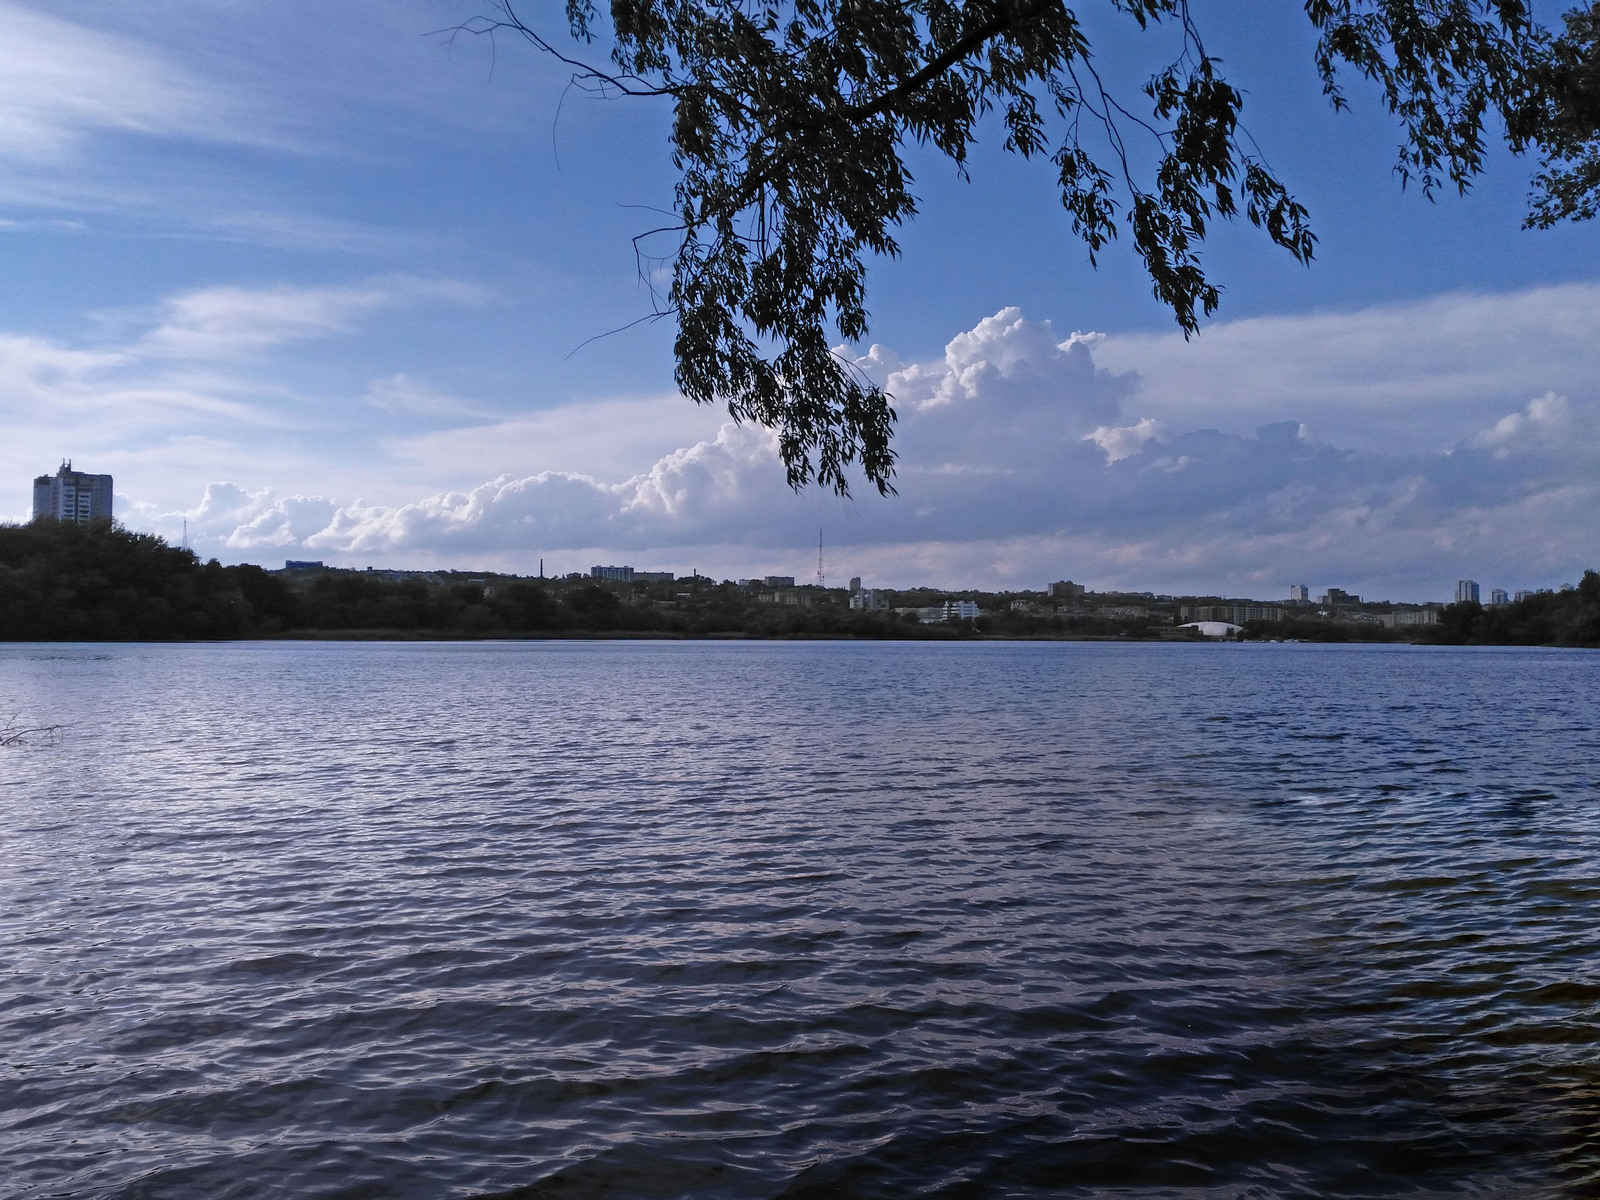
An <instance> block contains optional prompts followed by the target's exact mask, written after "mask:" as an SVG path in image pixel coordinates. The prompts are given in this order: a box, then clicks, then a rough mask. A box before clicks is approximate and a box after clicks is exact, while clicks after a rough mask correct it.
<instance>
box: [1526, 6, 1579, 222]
mask: <svg viewBox="0 0 1600 1200" xmlns="http://www.w3.org/2000/svg"><path fill="white" fill-rule="evenodd" d="M1531 93H1532V94H1531V99H1530V101H1529V103H1528V105H1527V107H1526V108H1525V110H1524V111H1523V112H1522V113H1521V114H1520V117H1519V120H1518V121H1517V123H1516V124H1515V126H1514V128H1515V129H1516V131H1517V132H1518V133H1520V134H1521V135H1522V136H1523V137H1525V138H1526V139H1527V140H1529V141H1533V142H1536V143H1537V144H1538V146H1539V149H1540V151H1541V152H1542V157H1543V169H1542V170H1541V171H1540V173H1539V174H1538V175H1537V176H1535V177H1534V184H1535V186H1536V189H1537V190H1536V191H1535V193H1534V199H1533V211H1532V212H1531V213H1530V214H1529V216H1528V220H1527V222H1526V224H1527V225H1528V226H1529V227H1533V228H1540V229H1548V228H1549V227H1550V226H1552V225H1554V224H1556V223H1557V222H1558V221H1565V220H1573V221H1584V220H1588V219H1589V218H1591V217H1593V216H1594V215H1595V214H1596V213H1597V212H1600V2H1597V3H1591V4H1590V6H1589V7H1588V8H1586V9H1583V8H1579V9H1574V10H1573V11H1571V12H1569V13H1568V14H1567V16H1566V30H1565V32H1564V33H1563V34H1562V35H1561V36H1560V37H1559V38H1557V39H1556V40H1555V41H1554V42H1553V43H1552V45H1551V49H1550V53H1549V55H1548V56H1547V58H1546V60H1545V62H1544V63H1543V64H1542V65H1541V67H1540V68H1539V71H1538V73H1537V77H1536V85H1535V86H1534V87H1533V88H1532V89H1531Z"/></svg>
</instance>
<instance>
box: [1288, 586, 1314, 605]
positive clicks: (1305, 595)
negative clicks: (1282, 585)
mask: <svg viewBox="0 0 1600 1200" xmlns="http://www.w3.org/2000/svg"><path fill="white" fill-rule="evenodd" d="M1289 603H1290V604H1310V603H1311V589H1310V588H1308V587H1307V586H1306V585H1305V584H1303V583H1291V584H1290V585H1289Z"/></svg>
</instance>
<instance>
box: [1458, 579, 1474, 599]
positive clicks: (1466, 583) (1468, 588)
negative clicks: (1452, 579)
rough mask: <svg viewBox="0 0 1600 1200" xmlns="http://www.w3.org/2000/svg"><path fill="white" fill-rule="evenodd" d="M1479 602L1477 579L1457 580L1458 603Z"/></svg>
mask: <svg viewBox="0 0 1600 1200" xmlns="http://www.w3.org/2000/svg"><path fill="white" fill-rule="evenodd" d="M1469 600H1470V601H1471V602H1472V603H1473V604H1476V603H1478V581H1477V580H1476V579H1458V580H1456V603H1457V604H1465V603H1467V602H1468V601H1469Z"/></svg>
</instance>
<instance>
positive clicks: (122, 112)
mask: <svg viewBox="0 0 1600 1200" xmlns="http://www.w3.org/2000/svg"><path fill="white" fill-rule="evenodd" d="M274 124H275V123H274V122H273V121H272V120H271V119H270V117H269V116H268V115H267V113H265V112H263V111H261V109H260V108H259V107H258V106H256V105H252V104H249V103H248V102H247V101H246V99H245V98H244V97H243V96H242V94H241V93H240V92H239V90H238V89H237V88H235V87H229V86H223V85H220V84H217V83H215V82H210V81H207V80H204V79H202V78H200V77H199V76H197V75H195V74H194V73H193V72H192V71H191V70H190V69H188V68H186V67H185V66H184V65H183V64H181V63H179V62H177V61H176V60H174V59H173V58H172V57H171V56H170V55H168V54H166V53H164V52H162V51H161V50H159V49H158V48H156V47H154V46H151V45H149V44H147V43H142V42H139V41H137V40H134V39H132V38H128V37H122V36H118V35H116V34H112V33H108V32H105V31H103V30H98V29H94V28H91V27H89V26H86V25H82V24H79V23H77V22H74V21H70V20H67V19H65V18H63V17H62V16H60V15H55V14H47V13H44V12H40V11H38V10H36V9H32V8H28V7H25V6H23V5H20V4H15V3H4V4H0V157H6V158H12V159H20V160H23V161H24V162H31V163H40V162H50V161H59V160H61V159H63V158H66V157H69V156H72V155H74V154H76V153H78V152H80V151H81V150H82V149H83V148H84V147H85V144H86V143H87V141H88V140H89V139H91V138H92V137H94V136H95V135H97V134H106V133H110V134H135V135H139V136H143V137H157V138H182V139H187V140H193V141H202V142H230V143H236V144H249V145H282V144H283V139H282V138H281V137H280V136H278V135H276V134H275V133H274Z"/></svg>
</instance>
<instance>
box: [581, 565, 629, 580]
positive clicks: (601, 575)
mask: <svg viewBox="0 0 1600 1200" xmlns="http://www.w3.org/2000/svg"><path fill="white" fill-rule="evenodd" d="M589 578H590V579H609V580H611V582H613V583H632V582H633V568H632V567H590V568H589Z"/></svg>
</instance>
